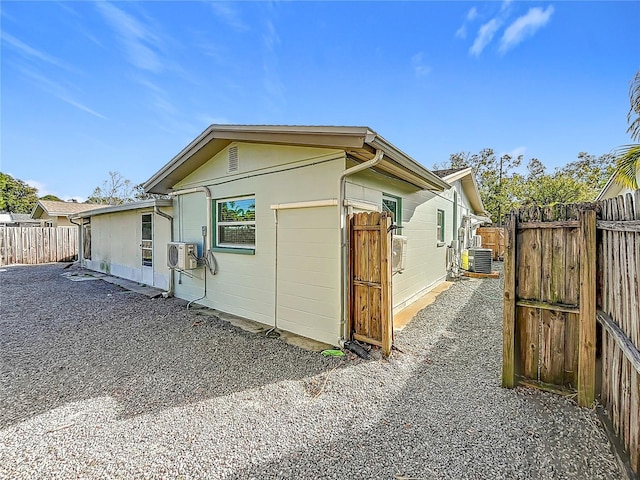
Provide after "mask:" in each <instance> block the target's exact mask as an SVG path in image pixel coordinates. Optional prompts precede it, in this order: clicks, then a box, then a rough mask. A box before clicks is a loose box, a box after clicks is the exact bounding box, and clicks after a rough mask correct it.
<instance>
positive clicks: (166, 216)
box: [153, 205, 174, 298]
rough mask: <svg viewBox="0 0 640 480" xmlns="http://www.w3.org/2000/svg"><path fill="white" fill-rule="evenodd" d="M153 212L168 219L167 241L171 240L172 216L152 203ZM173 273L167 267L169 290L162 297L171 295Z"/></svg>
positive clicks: (171, 269)
mask: <svg viewBox="0 0 640 480" xmlns="http://www.w3.org/2000/svg"><path fill="white" fill-rule="evenodd" d="M153 213H155V214H156V215H160V216H161V217H164V218H166V219H167V220H169V241H170V242H173V217H172V216H171V215H169V214H168V213H164V212H163V211H161V210H160V209H159V208H158V205H154V206H153ZM173 275H174V271H173V268H170V269H169V290H167V291H166V292H163V293H162V296H163V297H164V298H167V297H173V289H174V287H173Z"/></svg>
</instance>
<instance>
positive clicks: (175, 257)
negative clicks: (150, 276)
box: [167, 242, 198, 270]
mask: <svg viewBox="0 0 640 480" xmlns="http://www.w3.org/2000/svg"><path fill="white" fill-rule="evenodd" d="M197 257H198V246H197V245H196V244H195V243H183V242H169V243H168V244H167V266H168V267H169V268H177V269H178V270H193V269H194V268H198V260H197Z"/></svg>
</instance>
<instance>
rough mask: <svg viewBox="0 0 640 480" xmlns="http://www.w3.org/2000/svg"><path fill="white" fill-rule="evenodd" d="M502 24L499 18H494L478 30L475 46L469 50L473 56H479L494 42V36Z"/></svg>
mask: <svg viewBox="0 0 640 480" xmlns="http://www.w3.org/2000/svg"><path fill="white" fill-rule="evenodd" d="M500 24H501V22H500V21H499V20H498V19H497V18H492V19H491V20H489V21H488V22H487V23H485V24H483V25H482V26H481V27H480V29H479V30H478V35H477V36H476V39H475V41H474V42H473V45H471V48H470V49H469V53H470V54H471V55H475V56H476V57H477V56H479V55H480V54H481V53H482V51H483V50H484V48H485V47H486V46H487V45H489V43H490V42H491V40H493V36H494V35H495V34H496V32H497V31H498V28H500Z"/></svg>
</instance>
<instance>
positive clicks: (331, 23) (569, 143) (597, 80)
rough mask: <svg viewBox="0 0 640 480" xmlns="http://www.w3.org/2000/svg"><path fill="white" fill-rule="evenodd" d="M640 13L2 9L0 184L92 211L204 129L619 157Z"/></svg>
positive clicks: (436, 148) (615, 5)
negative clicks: (104, 190)
mask: <svg viewBox="0 0 640 480" xmlns="http://www.w3.org/2000/svg"><path fill="white" fill-rule="evenodd" d="M639 19H640V2H631V1H627V2H614V1H606V2H604V1H603V2H550V1H549V2H548V1H544V2H536V1H528V2H517V1H510V2H509V1H507V2H474V1H464V2H463V1H461V2H364V1H359V2H341V1H333V2H205V1H200V2H184V1H183V2H177V1H176V2H169V1H164V2H88V1H87V2H85V1H75V2H27V1H16V2H14V1H6V0H5V1H4V2H2V6H1V16H0V20H1V22H2V24H1V48H2V50H1V67H2V71H1V81H2V83H1V88H2V90H1V95H2V106H1V115H2V117H1V119H0V120H1V122H2V125H1V135H2V138H1V140H2V145H1V155H2V159H1V166H0V169H1V170H2V171H3V172H5V173H9V174H11V175H13V176H14V177H16V178H20V179H21V180H24V181H27V182H28V183H30V184H32V185H34V186H37V187H38V188H39V194H40V195H45V194H48V193H51V194H54V195H58V196H59V197H61V198H64V199H68V198H71V197H75V198H80V199H84V198H86V197H87V196H89V195H90V194H91V192H92V190H93V189H94V188H95V187H96V186H99V185H101V184H102V182H103V181H104V180H106V179H107V177H108V172H109V171H118V172H120V173H121V174H122V175H123V176H124V177H125V178H128V179H130V180H131V181H132V182H134V183H140V182H143V181H145V180H146V179H148V178H149V177H150V176H151V175H152V174H153V173H155V172H156V171H157V170H158V169H159V168H160V167H162V166H163V165H164V164H165V163H166V162H167V161H169V160H170V159H171V158H172V157H173V156H174V155H175V154H176V153H178V152H179V151H180V150H181V149H182V148H183V147H184V146H186V144H187V143H188V142H189V141H191V140H192V139H193V138H195V137H196V136H197V135H198V134H200V133H201V132H202V131H203V130H204V129H205V128H206V127H207V126H208V125H209V124H211V123H240V124H289V125H295V124H305V125H366V126H369V127H371V128H373V129H374V130H376V131H377V132H378V133H379V134H381V135H382V136H383V137H385V138H386V139H387V140H388V141H390V142H391V143H393V144H394V145H396V146H397V147H398V148H400V149H402V150H404V151H405V152H406V153H408V154H409V155H411V156H412V157H414V158H415V159H416V160H418V161H419V162H421V163H423V164H424V165H425V166H427V167H431V166H432V165H433V164H434V163H435V162H442V161H445V160H447V159H448V158H449V154H451V153H454V152H459V151H466V152H472V153H475V152H478V151H479V150H481V149H482V148H485V147H491V148H493V149H494V150H495V151H496V152H498V153H515V154H519V153H522V154H524V156H525V159H529V158H531V157H536V158H538V159H540V160H541V161H542V162H543V163H544V164H545V165H547V166H548V167H549V168H550V169H552V168H553V167H556V166H562V165H564V164H566V163H568V162H570V161H572V160H574V159H576V158H577V154H578V153H579V152H581V151H587V152H589V153H592V154H595V155H601V154H603V153H607V152H609V151H610V150H611V149H612V148H615V147H617V146H619V145H622V144H625V143H629V141H630V139H629V136H628V135H627V134H626V128H627V125H626V114H627V111H628V109H629V99H628V87H629V82H630V80H631V79H632V78H633V75H634V74H635V72H636V71H637V70H638V68H640V28H638V20H639Z"/></svg>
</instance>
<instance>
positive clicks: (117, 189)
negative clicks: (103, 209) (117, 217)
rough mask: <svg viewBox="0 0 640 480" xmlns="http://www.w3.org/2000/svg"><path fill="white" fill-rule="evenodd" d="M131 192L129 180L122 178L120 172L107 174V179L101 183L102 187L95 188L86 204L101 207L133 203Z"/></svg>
mask: <svg viewBox="0 0 640 480" xmlns="http://www.w3.org/2000/svg"><path fill="white" fill-rule="evenodd" d="M133 190H134V187H133V186H132V185H131V180H128V179H126V178H124V177H123V176H122V175H121V174H120V172H109V178H108V179H107V180H105V181H104V182H103V183H102V187H96V188H95V189H94V190H93V193H92V194H91V196H90V197H89V198H88V199H87V203H99V204H102V205H122V204H124V203H131V202H133Z"/></svg>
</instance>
